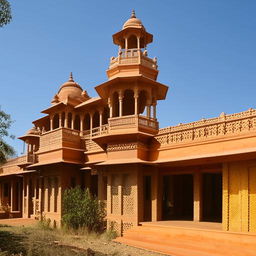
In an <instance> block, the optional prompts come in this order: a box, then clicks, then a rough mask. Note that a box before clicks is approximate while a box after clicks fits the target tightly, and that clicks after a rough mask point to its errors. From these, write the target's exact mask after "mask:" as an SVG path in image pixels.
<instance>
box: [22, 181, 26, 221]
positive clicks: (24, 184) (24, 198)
mask: <svg viewBox="0 0 256 256" xmlns="http://www.w3.org/2000/svg"><path fill="white" fill-rule="evenodd" d="M22 182H23V186H22V218H25V217H26V216H25V206H26V197H25V189H26V181H25V176H23V178H22Z"/></svg>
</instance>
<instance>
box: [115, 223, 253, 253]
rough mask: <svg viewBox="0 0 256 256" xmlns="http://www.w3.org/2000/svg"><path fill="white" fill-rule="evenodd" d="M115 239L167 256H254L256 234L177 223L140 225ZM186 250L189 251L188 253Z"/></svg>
mask: <svg viewBox="0 0 256 256" xmlns="http://www.w3.org/2000/svg"><path fill="white" fill-rule="evenodd" d="M115 241H117V242H120V243H124V244H128V245H131V246H134V247H140V248H144V249H148V250H153V251H157V252H161V253H166V254H170V255H177V256H179V255H182V256H183V255H184V256H187V255H189V256H191V253H192V252H193V253H195V255H198V256H200V255H204V256H207V255H214V256H224V255H225V256H245V255H246V256H255V255H256V253H255V252H256V234H249V233H232V232H224V231H221V230H207V229H195V228H187V227H177V226H163V225H152V224H150V225H144V224H143V225H142V226H137V227H134V228H132V229H130V230H127V231H126V232H124V236H123V237H119V238H117V239H116V240H115ZM188 252H189V254H188Z"/></svg>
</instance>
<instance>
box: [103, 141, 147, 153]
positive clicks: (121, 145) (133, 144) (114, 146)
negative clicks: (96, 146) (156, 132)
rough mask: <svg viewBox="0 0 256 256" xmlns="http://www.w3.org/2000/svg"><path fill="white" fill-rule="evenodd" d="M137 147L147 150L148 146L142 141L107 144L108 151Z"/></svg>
mask: <svg viewBox="0 0 256 256" xmlns="http://www.w3.org/2000/svg"><path fill="white" fill-rule="evenodd" d="M136 149H144V150H146V149H147V147H146V146H145V144H143V143H141V142H131V143H118V144H108V146H107V152H114V151H125V150H136Z"/></svg>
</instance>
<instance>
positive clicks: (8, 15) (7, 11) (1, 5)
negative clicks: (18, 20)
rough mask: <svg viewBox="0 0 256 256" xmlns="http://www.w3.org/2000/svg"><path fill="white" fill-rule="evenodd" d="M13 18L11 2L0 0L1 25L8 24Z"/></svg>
mask: <svg viewBox="0 0 256 256" xmlns="http://www.w3.org/2000/svg"><path fill="white" fill-rule="evenodd" d="M11 20H12V12H11V6H10V3H9V2H8V1H7V0H0V27H3V26H4V25H7V24H8V23H10V21H11Z"/></svg>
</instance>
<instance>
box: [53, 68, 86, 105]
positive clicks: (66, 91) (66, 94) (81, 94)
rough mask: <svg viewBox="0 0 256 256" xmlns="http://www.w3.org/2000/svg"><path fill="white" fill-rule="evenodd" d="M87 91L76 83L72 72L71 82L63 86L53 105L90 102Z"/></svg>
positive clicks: (54, 98)
mask: <svg viewBox="0 0 256 256" xmlns="http://www.w3.org/2000/svg"><path fill="white" fill-rule="evenodd" d="M89 98H90V97H89V96H88V94H87V92H86V91H83V89H82V88H81V86H80V85H79V84H78V83H76V82H75V81H74V79H73V75H72V72H71V73H70V77H69V80H68V81H67V82H65V83H64V84H62V85H61V87H60V89H59V91H58V93H57V94H56V95H55V96H54V97H53V99H52V102H51V103H52V104H57V103H59V102H63V103H68V102H71V103H72V102H73V103H81V102H83V101H86V100H88V99H89Z"/></svg>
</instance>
